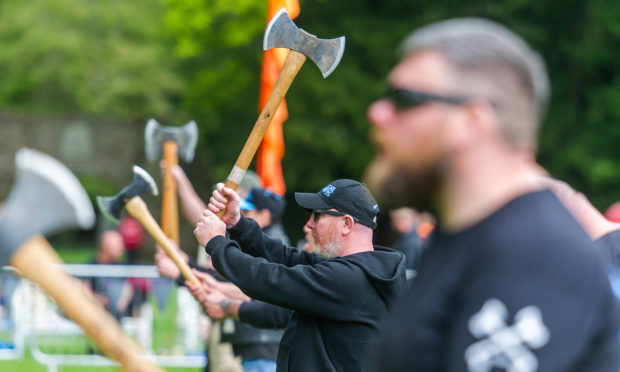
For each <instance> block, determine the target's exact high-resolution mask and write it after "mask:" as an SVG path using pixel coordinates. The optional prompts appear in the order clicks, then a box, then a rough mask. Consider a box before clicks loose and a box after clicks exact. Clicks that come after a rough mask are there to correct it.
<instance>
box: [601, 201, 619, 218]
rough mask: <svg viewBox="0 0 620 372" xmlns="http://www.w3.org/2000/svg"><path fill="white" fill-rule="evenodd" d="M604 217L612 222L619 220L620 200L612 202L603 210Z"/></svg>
mask: <svg viewBox="0 0 620 372" xmlns="http://www.w3.org/2000/svg"><path fill="white" fill-rule="evenodd" d="M604 214H605V218H607V219H608V220H610V221H613V222H620V201H618V202H615V203H613V204H612V205H610V206H609V208H607V210H606V211H605V213H604Z"/></svg>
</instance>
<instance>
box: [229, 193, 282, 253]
mask: <svg viewBox="0 0 620 372" xmlns="http://www.w3.org/2000/svg"><path fill="white" fill-rule="evenodd" d="M285 206H286V202H285V200H284V198H283V197H282V196H281V195H278V194H275V193H273V192H272V191H271V190H269V189H261V188H258V187H255V188H253V189H252V190H251V191H250V193H249V194H248V195H247V197H246V198H245V199H242V200H241V205H240V207H241V213H243V215H244V216H246V217H248V218H251V219H253V220H254V221H256V223H258V225H259V226H260V227H261V228H262V229H263V232H264V233H265V234H267V235H269V236H270V237H272V238H274V239H280V240H282V242H283V243H284V244H285V245H289V243H290V240H289V238H288V236H287V235H286V233H285V232H284V228H283V227H282V223H281V222H280V217H281V216H282V212H283V211H284V207H285Z"/></svg>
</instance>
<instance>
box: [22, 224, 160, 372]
mask: <svg viewBox="0 0 620 372" xmlns="http://www.w3.org/2000/svg"><path fill="white" fill-rule="evenodd" d="M61 263H62V261H61V259H60V257H58V255H57V254H56V251H54V249H53V248H52V247H51V246H50V244H49V243H48V242H47V240H45V238H43V237H42V236H40V235H38V236H35V237H32V238H30V239H29V240H27V241H26V242H25V243H24V244H22V245H21V246H20V247H19V248H18V249H17V251H16V252H15V253H14V254H13V256H12V257H11V261H10V265H11V266H13V267H15V268H17V269H18V270H19V272H20V275H21V276H23V277H24V278H26V279H28V280H30V281H32V282H34V283H36V284H38V285H39V287H41V289H43V290H44V291H45V292H46V293H48V294H49V295H50V296H52V297H53V298H54V299H55V300H56V303H58V307H59V308H60V309H61V310H62V311H63V313H64V314H66V315H67V316H68V317H69V318H71V319H73V321H74V322H75V323H76V324H78V325H79V326H80V327H81V328H82V329H83V330H84V332H85V333H86V334H88V335H89V336H90V337H91V338H92V339H93V340H94V341H95V343H96V344H97V346H98V347H99V348H100V349H101V351H102V352H103V353H104V354H105V355H107V356H109V357H110V358H113V359H115V360H117V361H118V362H120V363H121V365H122V366H123V368H124V369H125V370H126V371H130V372H163V369H161V368H159V367H158V366H156V365H154V364H152V363H151V362H150V361H148V360H147V359H146V358H144V357H141V356H140V354H142V355H143V356H144V355H145V353H144V350H142V348H141V347H140V346H139V345H138V344H137V343H135V342H134V341H133V340H132V339H130V338H129V336H127V335H126V334H125V332H123V329H122V327H121V326H120V324H118V322H117V321H116V319H114V318H113V317H112V315H110V313H108V312H107V311H106V310H105V309H104V308H103V305H101V304H100V303H99V302H97V301H96V300H95V299H94V298H93V297H92V296H88V295H86V294H85V293H84V289H83V288H82V285H81V283H80V281H79V280H77V279H75V278H74V277H72V276H70V275H68V274H67V273H65V272H64V271H62V268H61V267H60V264H61Z"/></svg>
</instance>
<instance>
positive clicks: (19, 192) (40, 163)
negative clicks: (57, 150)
mask: <svg viewBox="0 0 620 372" xmlns="http://www.w3.org/2000/svg"><path fill="white" fill-rule="evenodd" d="M15 163H16V180H15V184H14V185H13V188H12V189H11V192H10V193H9V196H8V198H7V200H6V203H5V205H4V209H3V210H2V217H0V218H1V219H0V266H2V265H6V264H9V265H11V266H13V267H15V268H16V269H18V274H19V275H21V276H22V277H24V278H26V279H29V280H30V281H32V282H34V283H36V284H38V285H39V287H40V288H41V289H43V290H44V291H45V292H47V293H48V294H49V295H50V296H51V297H52V298H54V299H55V300H56V302H57V304H58V306H59V308H60V309H61V310H62V311H63V313H64V314H65V315H66V316H67V317H69V318H71V319H72V320H73V321H74V322H75V323H76V324H78V325H79V326H80V327H81V328H82V329H83V330H84V332H85V333H86V334H87V335H89V336H90V337H91V338H92V339H93V340H94V341H95V343H96V344H97V346H98V347H99V349H100V350H101V351H102V352H103V353H104V354H106V355H107V356H109V357H110V358H113V359H115V360H117V361H118V362H120V363H121V365H122V366H123V368H124V369H125V370H126V371H132V372H154V371H159V372H161V371H162V369H161V368H159V367H157V366H156V365H154V364H152V363H151V362H149V361H148V360H147V359H145V358H144V357H141V356H140V354H141V355H145V353H144V351H143V350H142V348H141V347H140V346H139V345H138V344H137V343H135V342H134V341H133V340H131V339H130V338H129V337H128V336H127V335H126V334H125V333H124V332H123V329H122V327H121V326H120V324H118V322H117V321H116V319H114V317H112V315H110V313H108V312H107V311H106V310H105V309H104V307H103V306H102V305H101V304H100V303H99V302H97V301H96V300H95V299H94V298H92V297H90V296H86V295H85V293H84V292H83V291H84V290H83V288H82V286H81V285H80V282H79V281H78V280H77V279H75V278H74V277H72V276H70V275H69V274H67V273H65V272H64V271H63V270H62V268H61V267H60V264H61V263H62V261H61V259H60V257H58V255H57V254H56V251H54V249H53V248H52V247H51V245H50V244H49V243H48V241H47V240H46V239H45V238H44V237H43V235H46V234H50V233H54V232H56V231H59V230H64V229H68V228H73V227H81V228H90V227H92V225H93V224H94V222H95V213H94V211H93V206H92V204H91V203H90V200H89V199H88V196H87V195H86V192H85V191H84V189H83V188H82V186H81V185H80V183H79V182H78V180H77V178H76V177H75V176H74V175H73V173H71V171H70V170H69V169H67V168H66V167H65V166H64V165H63V164H61V163H60V162H58V161H57V160H55V159H53V158H52V157H50V156H48V155H45V154H42V153H40V152H37V151H35V150H30V149H21V150H19V151H18V152H17V154H16V156H15Z"/></svg>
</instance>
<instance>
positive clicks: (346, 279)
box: [205, 236, 377, 320]
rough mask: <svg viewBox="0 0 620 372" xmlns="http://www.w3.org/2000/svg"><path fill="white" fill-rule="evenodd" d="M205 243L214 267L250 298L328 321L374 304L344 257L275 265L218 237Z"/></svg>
mask: <svg viewBox="0 0 620 372" xmlns="http://www.w3.org/2000/svg"><path fill="white" fill-rule="evenodd" d="M205 248H206V250H207V252H208V253H209V254H210V255H211V257H212V260H213V265H214V266H215V268H216V269H217V271H218V272H220V273H221V274H222V275H224V276H225V277H226V278H228V279H229V280H230V281H231V282H233V283H234V284H235V285H237V286H238V287H239V288H241V289H242V290H243V292H244V293H246V294H247V295H248V296H250V297H252V298H254V299H257V300H260V301H264V302H268V303H271V304H274V305H278V306H281V307H285V308H287V309H292V310H294V311H298V312H301V313H306V314H309V315H312V316H319V317H322V318H326V319H333V320H351V318H352V317H355V316H356V315H358V314H361V313H365V314H368V313H369V311H368V308H369V307H372V306H375V305H373V304H372V303H373V302H374V301H376V299H377V295H376V290H374V288H373V286H372V285H371V284H370V282H369V280H368V278H366V274H365V273H364V271H363V270H362V269H361V268H360V267H359V266H357V265H355V264H352V263H351V262H350V261H349V260H347V259H346V258H344V257H337V258H333V259H330V260H323V261H321V262H319V263H317V264H315V265H294V266H287V265H280V264H277V263H272V262H269V261H267V260H266V259H264V258H260V257H252V256H251V255H249V254H247V253H244V252H243V251H242V250H241V249H240V248H239V245H238V243H237V242H234V241H231V240H228V239H226V238H224V237H223V236H217V237H215V238H213V239H211V240H210V241H209V242H208V243H207V246H206V247H205ZM343 309H346V311H343ZM356 313H358V314H356Z"/></svg>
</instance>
